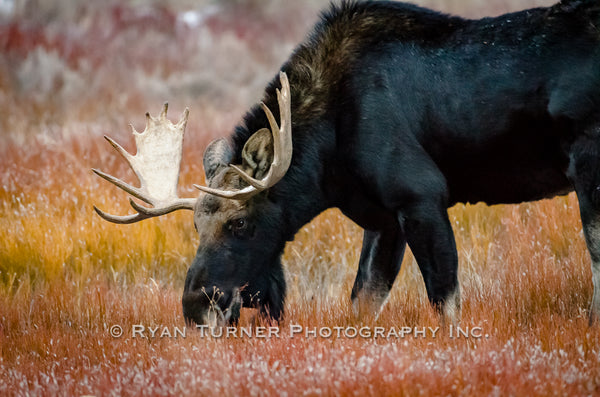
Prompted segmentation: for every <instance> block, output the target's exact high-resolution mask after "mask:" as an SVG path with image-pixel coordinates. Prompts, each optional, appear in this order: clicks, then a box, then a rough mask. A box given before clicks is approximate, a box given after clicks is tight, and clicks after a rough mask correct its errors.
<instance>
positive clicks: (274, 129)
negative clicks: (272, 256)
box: [92, 72, 292, 224]
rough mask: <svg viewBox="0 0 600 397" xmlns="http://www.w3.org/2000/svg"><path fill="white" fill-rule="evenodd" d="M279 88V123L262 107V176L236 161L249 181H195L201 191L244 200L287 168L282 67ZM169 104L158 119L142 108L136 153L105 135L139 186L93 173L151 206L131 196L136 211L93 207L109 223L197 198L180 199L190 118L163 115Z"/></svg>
mask: <svg viewBox="0 0 600 397" xmlns="http://www.w3.org/2000/svg"><path fill="white" fill-rule="evenodd" d="M279 78H280V80H281V91H279V90H277V100H278V103H279V114H280V119H281V127H279V126H278V125H277V122H276V121H275V117H274V116H273V114H272V113H271V111H270V110H269V108H267V106H266V105H265V104H264V103H263V104H262V108H263V110H264V112H265V114H266V115H267V119H268V120H269V124H270V126H271V133H272V134H273V162H272V163H271V167H270V168H269V171H268V173H267V175H265V177H264V178H263V179H260V180H259V179H254V178H253V177H251V176H250V175H248V174H246V173H245V172H244V171H242V170H241V169H240V168H239V167H237V166H236V165H233V164H231V165H230V167H231V169H233V170H234V171H235V172H237V173H238V174H239V175H240V177H241V178H242V179H243V180H244V181H246V182H247V183H248V184H249V185H250V186H248V187H246V188H244V189H241V190H220V189H214V188H209V187H205V186H199V185H194V186H195V187H196V188H198V189H200V190H202V191H203V192H205V193H209V194H213V195H216V196H219V197H223V198H228V199H235V200H247V199H249V198H250V197H252V196H254V195H256V194H258V193H260V192H261V191H263V190H265V189H268V188H270V187H272V186H273V185H275V184H276V183H277V182H278V181H279V180H281V178H283V176H284V175H285V173H286V172H287V170H288V168H289V167H290V164H291V162H292V122H291V103H290V101H291V95H290V85H289V82H288V79H287V76H286V74H285V73H284V72H280V74H279ZM167 108H168V105H167V104H166V103H165V105H164V108H163V111H162V112H161V114H160V116H159V117H158V118H154V117H152V116H150V115H149V114H148V113H146V128H145V129H144V132H142V133H139V132H137V131H136V130H135V129H134V128H133V127H132V130H133V135H134V137H135V143H136V147H137V153H136V155H135V156H132V155H131V154H129V153H128V152H127V151H126V150H125V149H123V148H122V147H121V146H120V145H119V144H118V143H116V142H115V141H114V140H112V139H111V138H109V137H107V136H105V137H104V138H106V140H107V141H108V142H110V144H111V145H113V147H114V148H115V149H116V150H117V151H118V152H119V153H120V154H121V155H122V156H123V157H124V158H125V160H127V162H128V163H129V165H130V166H131V168H132V169H133V171H134V172H135V174H136V175H137V177H138V179H139V180H140V183H141V186H140V187H139V188H138V187H134V186H131V185H130V184H128V183H126V182H123V181H122V180H120V179H118V178H115V177H114V176H111V175H108V174H106V173H104V172H102V171H100V170H97V169H92V171H94V172H95V173H96V174H97V175H99V176H101V177H102V178H104V179H106V180H107V181H109V182H111V183H113V184H114V185H116V186H118V187H119V188H121V189H123V190H124V191H126V192H127V193H129V194H131V195H132V196H134V197H136V198H138V199H140V200H142V201H144V202H146V203H148V204H150V205H152V208H149V207H145V206H143V205H140V204H138V203H136V202H135V201H133V200H132V199H129V203H130V204H131V206H132V207H133V209H135V210H136V211H137V213H136V214H131V215H125V216H118V215H111V214H107V213H106V212H104V211H102V210H100V209H98V208H97V207H96V206H94V209H95V210H96V212H97V213H98V215H100V216H101V217H102V218H104V219H105V220H107V221H109V222H113V223H120V224H125V223H134V222H139V221H141V220H143V219H148V218H152V217H155V216H160V215H164V214H168V213H169V212H173V211H176V210H180V209H188V210H193V209H194V205H195V203H196V201H197V200H198V198H179V197H178V196H177V181H178V179H179V167H180V164H181V155H182V149H183V134H184V132H185V126H186V124H187V120H188V114H189V112H188V109H186V110H185V111H184V112H183V114H182V115H181V119H180V120H179V122H177V124H173V123H171V121H169V120H168V119H167Z"/></svg>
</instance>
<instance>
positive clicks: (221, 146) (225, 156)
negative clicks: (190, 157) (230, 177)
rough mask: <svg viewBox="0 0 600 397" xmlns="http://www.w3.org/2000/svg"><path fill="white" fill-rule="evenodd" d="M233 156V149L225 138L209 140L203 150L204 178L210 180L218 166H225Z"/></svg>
mask: <svg viewBox="0 0 600 397" xmlns="http://www.w3.org/2000/svg"><path fill="white" fill-rule="evenodd" d="M232 158H233V151H232V150H231V146H230V145H229V142H228V141H227V139H225V138H221V139H217V140H214V141H212V142H211V144H210V145H208V147H207V148H206V150H205V151H204V160H203V162H202V163H203V165H204V174H205V175H206V180H207V181H208V180H211V179H212V178H213V176H215V174H216V173H217V170H218V169H219V168H220V167H227V166H229V163H230V162H231V159H232Z"/></svg>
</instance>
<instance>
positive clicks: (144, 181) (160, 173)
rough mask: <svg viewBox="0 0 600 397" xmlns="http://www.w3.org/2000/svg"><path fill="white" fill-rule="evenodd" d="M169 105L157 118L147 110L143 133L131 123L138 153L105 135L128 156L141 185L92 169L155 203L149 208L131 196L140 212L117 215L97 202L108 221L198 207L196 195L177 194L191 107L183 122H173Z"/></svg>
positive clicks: (123, 220) (147, 216)
mask: <svg viewBox="0 0 600 397" xmlns="http://www.w3.org/2000/svg"><path fill="white" fill-rule="evenodd" d="M167 108H168V104H166V103H165V105H164V107H163V110H162V112H161V114H160V116H159V117H157V118H154V117H152V116H150V114H148V113H146V128H145V129H144V132H142V133H139V132H137V131H136V130H135V128H133V126H132V127H131V129H132V130H133V135H134V137H135V143H136V147H137V153H136V155H135V156H132V155H131V154H129V153H128V152H127V151H126V150H125V149H123V148H122V147H121V145H119V144H118V143H117V142H115V141H114V140H112V139H111V138H109V137H107V136H104V138H106V140H107V141H108V142H110V144H111V145H113V147H114V148H115V149H117V151H118V152H119V153H120V154H121V155H122V156H123V157H124V158H125V160H127V162H128V163H129V165H130V166H131V168H132V169H133V171H134V172H135V174H136V175H137V177H138V179H139V180H140V183H141V186H140V187H139V188H138V187H134V186H131V185H129V184H128V183H125V182H123V181H122V180H120V179H117V178H115V177H114V176H111V175H108V174H106V173H104V172H102V171H100V170H97V169H92V171H94V172H95V173H96V174H97V175H99V176H101V177H102V178H104V179H106V180H107V181H109V182H111V183H113V184H115V185H117V186H118V187H120V188H121V189H123V190H125V191H126V192H127V193H129V194H131V195H132V196H134V197H136V198H138V199H140V200H142V201H144V202H146V203H148V204H150V205H152V207H153V208H148V207H145V206H142V205H140V204H138V203H136V202H135V201H133V200H132V199H129V203H130V204H131V206H132V207H133V208H134V209H135V210H136V211H137V214H132V215H126V216H117V215H111V214H107V213H105V212H104V211H102V210H100V209H98V208H97V207H96V206H94V209H95V210H96V212H97V213H98V215H100V216H101V217H102V218H104V219H106V220H107V221H110V222H114V223H121V224H123V223H134V222H138V221H141V220H143V219H147V218H151V217H155V216H160V215H164V214H168V213H169V212H172V211H175V210H179V209H189V210H193V209H194V204H195V202H196V199H195V198H179V197H178V196H177V180H178V179H179V166H180V164H181V154H182V148H183V134H184V131H185V126H186V124H187V120H188V115H189V111H188V109H185V111H184V112H183V114H182V115H181V119H180V120H179V122H178V123H177V124H173V123H171V121H169V120H168V119H167Z"/></svg>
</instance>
